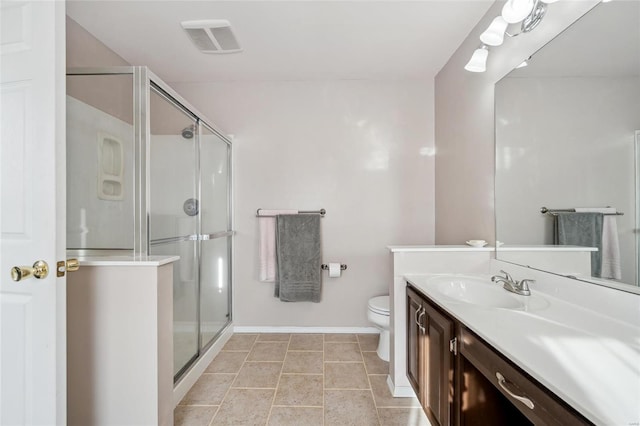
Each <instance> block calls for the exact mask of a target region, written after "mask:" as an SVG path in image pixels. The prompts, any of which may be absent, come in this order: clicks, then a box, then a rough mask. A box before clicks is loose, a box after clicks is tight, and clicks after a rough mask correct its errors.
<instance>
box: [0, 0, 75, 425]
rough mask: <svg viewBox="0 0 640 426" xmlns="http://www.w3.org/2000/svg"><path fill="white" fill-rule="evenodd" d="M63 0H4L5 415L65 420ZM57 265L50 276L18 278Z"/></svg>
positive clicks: (0, 270) (0, 392) (1, 306)
mask: <svg viewBox="0 0 640 426" xmlns="http://www.w3.org/2000/svg"><path fill="white" fill-rule="evenodd" d="M64 19H65V17H64V2H63V1H51V0H45V1H37V0H36V1H7V0H0V20H1V22H0V31H1V36H0V126H1V128H0V138H1V139H0V190H1V197H0V203H1V204H0V231H1V237H0V238H1V241H0V257H1V260H0V264H1V266H0V424H1V425H3V426H4V425H14V424H16V425H19V424H46V425H51V424H64V423H65V421H66V332H65V327H66V324H65V297H66V294H65V285H66V281H65V279H64V278H56V260H63V259H64V254H65V253H64V252H65V176H64V174H65V167H64V164H65V163H64V157H65V107H64V100H65V94H64V91H65V50H64V46H65V45H64V43H65V27H64V25H65V21H64ZM38 260H42V261H44V262H46V263H47V264H48V265H49V274H48V276H47V277H46V278H43V279H36V278H34V277H30V278H27V279H24V280H22V281H19V282H15V281H13V280H12V278H11V274H10V271H11V269H12V268H13V267H14V266H31V265H33V264H34V262H36V261H38Z"/></svg>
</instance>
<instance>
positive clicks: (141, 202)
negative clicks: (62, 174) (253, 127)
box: [67, 67, 233, 381]
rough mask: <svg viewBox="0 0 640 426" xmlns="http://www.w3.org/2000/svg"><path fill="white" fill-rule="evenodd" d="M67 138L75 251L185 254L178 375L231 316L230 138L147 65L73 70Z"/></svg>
mask: <svg viewBox="0 0 640 426" xmlns="http://www.w3.org/2000/svg"><path fill="white" fill-rule="evenodd" d="M67 139H68V140H67V182H68V184H67V186H68V187H67V246H68V248H69V250H74V251H77V252H79V254H81V255H123V254H126V255H133V256H136V257H138V258H144V257H146V256H149V255H179V256H180V260H179V261H178V262H176V263H175V264H174V280H173V294H174V303H173V319H174V323H173V336H174V380H175V381H178V380H179V379H180V378H181V377H182V376H183V375H184V373H185V372H186V371H188V370H189V368H190V367H191V366H192V365H193V364H194V363H195V362H196V361H197V360H198V358H199V357H200V356H201V355H202V354H203V353H204V352H205V351H206V350H207V348H208V347H209V346H211V345H212V344H213V342H214V341H215V340H216V338H217V337H218V336H219V335H220V334H221V333H222V331H223V330H224V329H225V327H227V326H228V325H229V324H230V322H231V279H232V277H231V264H232V259H231V254H232V236H233V231H232V229H233V227H232V214H231V213H232V210H231V200H232V197H231V142H230V141H229V139H228V138H226V137H225V136H224V135H223V134H222V133H221V132H220V131H218V130H217V129H216V127H215V126H214V125H213V124H212V123H211V122H209V121H208V120H207V119H206V118H204V117H203V115H202V114H200V113H198V111H196V110H195V109H194V108H193V107H191V106H190V105H189V103H188V102H186V101H185V100H184V99H183V98H182V97H180V96H179V95H178V94H177V93H175V92H174V91H173V90H172V89H171V88H170V87H169V86H167V85H166V84H165V83H163V82H162V80H160V79H159V78H158V77H156V76H155V75H154V74H153V73H152V72H150V71H149V70H148V69H147V68H146V67H112V68H95V69H70V70H68V71H67ZM122 296H123V297H126V295H122ZM114 314H115V315H117V313H114Z"/></svg>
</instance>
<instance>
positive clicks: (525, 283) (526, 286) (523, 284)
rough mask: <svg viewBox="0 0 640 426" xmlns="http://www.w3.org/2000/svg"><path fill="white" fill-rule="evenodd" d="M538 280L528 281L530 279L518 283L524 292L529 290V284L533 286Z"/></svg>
mask: <svg viewBox="0 0 640 426" xmlns="http://www.w3.org/2000/svg"><path fill="white" fill-rule="evenodd" d="M535 282H536V280H528V279H524V280H522V281H520V282H519V283H518V286H519V287H520V288H521V289H522V290H529V284H533V283H535Z"/></svg>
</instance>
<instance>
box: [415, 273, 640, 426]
mask: <svg viewBox="0 0 640 426" xmlns="http://www.w3.org/2000/svg"><path fill="white" fill-rule="evenodd" d="M405 279H406V282H405V286H404V287H405V291H406V298H405V301H406V325H407V328H406V333H407V335H406V339H407V340H406V341H407V354H406V360H407V377H408V379H409V382H410V383H411V386H412V387H413V389H414V390H415V392H416V395H417V396H418V398H419V400H420V403H421V404H422V406H423V408H424V410H425V413H426V414H427V416H428V417H429V420H430V421H431V422H432V424H434V425H452V424H454V425H465V424H486V422H487V420H488V419H491V424H492V425H500V424H504V425H512V424H518V425H520V424H548V425H573V424H634V423H637V422H638V421H639V420H640V372H639V371H638V369H637V366H638V361H640V329H639V328H638V327H637V324H634V323H633V322H627V321H625V318H623V317H618V318H614V317H610V316H609V315H608V314H609V312H606V310H604V311H602V312H596V311H592V310H590V309H588V308H587V309H585V306H579V305H578V304H574V303H572V302H573V301H567V300H566V299H564V298H563V297H562V296H563V294H562V293H565V291H564V289H563V290H560V291H558V292H557V293H553V292H547V291H540V288H539V287H537V288H536V286H534V287H532V296H518V295H515V294H512V293H509V292H507V291H506V290H503V289H502V288H501V287H500V286H498V285H495V284H492V283H491V282H490V280H489V277H488V275H482V274H467V275H460V274H458V275H456V274H449V275H443V274H437V275H434V274H426V275H413V276H411V275H407V276H406V277H405ZM545 290H546V289H545ZM589 290H591V289H589ZM567 291H568V292H570V291H571V289H567ZM587 292H589V291H588V290H587ZM557 296H560V297H557ZM581 296H582V295H577V296H576V298H577V299H579V298H580V297H581ZM619 308H620V310H622V311H625V310H626V307H624V306H619ZM636 309H637V306H636ZM627 312H629V313H631V315H632V316H631V318H633V315H636V316H637V313H635V314H634V313H633V312H634V308H633V307H631V310H630V311H627Z"/></svg>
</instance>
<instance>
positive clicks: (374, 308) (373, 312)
mask: <svg viewBox="0 0 640 426" xmlns="http://www.w3.org/2000/svg"><path fill="white" fill-rule="evenodd" d="M367 318H369V321H371V322H372V323H373V324H374V325H375V326H376V327H377V328H378V329H380V340H379V342H378V350H377V351H376V352H377V353H378V357H380V359H382V360H384V361H389V296H376V297H372V298H371V299H369V306H368V309H367Z"/></svg>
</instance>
